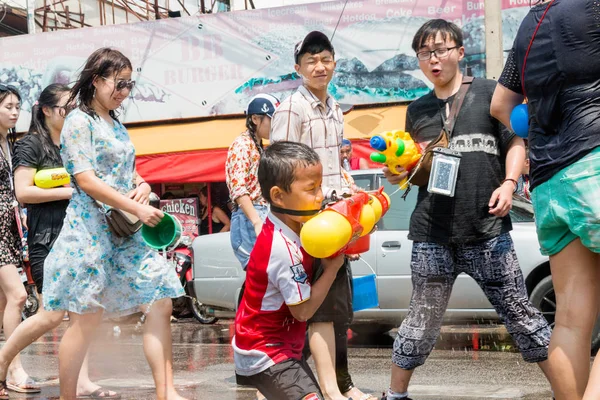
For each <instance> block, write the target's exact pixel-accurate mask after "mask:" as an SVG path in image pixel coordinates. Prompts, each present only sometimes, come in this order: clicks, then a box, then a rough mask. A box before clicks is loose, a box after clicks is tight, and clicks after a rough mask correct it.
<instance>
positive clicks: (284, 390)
mask: <svg viewBox="0 0 600 400" xmlns="http://www.w3.org/2000/svg"><path fill="white" fill-rule="evenodd" d="M238 378H239V379H238V382H239V383H241V384H244V385H249V386H254V387H255V388H256V389H258V390H259V391H260V392H261V393H262V394H263V396H265V397H266V398H267V400H284V399H285V400H323V394H322V393H321V389H320V388H319V385H318V384H317V379H316V378H315V375H314V374H313V372H312V371H311V369H310V367H309V366H308V364H307V363H306V360H304V359H302V360H295V359H289V360H285V361H283V362H280V363H279V364H275V365H273V366H272V367H271V368H268V369H266V370H264V371H263V372H261V373H258V374H256V375H252V376H243V377H242V376H238Z"/></svg>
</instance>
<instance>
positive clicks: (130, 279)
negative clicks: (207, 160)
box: [43, 48, 184, 400]
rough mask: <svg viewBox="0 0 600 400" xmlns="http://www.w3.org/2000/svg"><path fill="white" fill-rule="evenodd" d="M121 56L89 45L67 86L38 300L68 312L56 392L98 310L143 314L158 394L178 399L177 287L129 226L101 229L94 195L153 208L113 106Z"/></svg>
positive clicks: (67, 389)
mask: <svg viewBox="0 0 600 400" xmlns="http://www.w3.org/2000/svg"><path fill="white" fill-rule="evenodd" d="M131 73H132V66H131V62H130V61H129V59H127V58H126V57H125V56H124V55H123V54H121V53H120V52H118V51H116V50H112V49H108V48H102V49H99V50H96V51H95V52H94V53H93V54H92V55H91V56H90V57H89V58H88V60H87V62H86V65H85V67H84V69H83V71H82V73H81V75H80V76H79V79H78V81H77V82H76V83H75V86H74V87H73V90H72V95H71V100H74V99H77V100H78V104H79V106H78V109H76V110H74V111H72V112H71V113H70V114H69V115H68V117H67V119H66V121H65V125H64V128H63V131H62V134H61V145H62V147H61V156H62V159H63V162H64V165H65V168H66V169H67V171H68V172H69V173H70V174H71V176H73V177H74V178H75V182H76V189H77V190H75V191H74V193H73V197H72V199H71V201H70V203H69V206H68V208H67V213H66V217H65V221H64V224H63V228H62V230H61V232H60V234H59V236H58V239H57V240H56V242H55V244H54V247H53V248H52V251H51V252H50V254H49V255H48V257H47V258H46V262H45V265H44V269H45V273H44V275H45V276H44V289H43V295H44V307H45V308H46V310H49V311H53V310H54V311H57V312H64V310H67V311H68V312H69V315H70V319H71V322H70V325H69V328H68V329H67V330H66V332H65V334H64V336H63V340H62V341H61V345H60V350H59V371H60V372H59V378H60V393H61V398H64V399H75V398H76V388H77V376H78V373H79V369H80V368H81V364H82V362H83V358H84V355H85V352H86V349H87V347H88V346H89V343H90V340H91V338H92V336H93V334H94V332H95V330H96V328H97V327H98V325H99V324H100V322H101V320H102V316H103V314H104V313H110V314H121V315H122V314H126V313H132V312H136V311H138V310H142V311H143V312H145V313H146V322H145V325H144V329H145V331H144V351H145V354H146V358H147V359H148V362H149V364H150V367H151V369H152V374H153V377H154V382H155V385H156V394H157V398H158V399H167V398H168V399H169V400H171V399H173V400H179V399H181V397H180V396H179V395H178V394H177V392H176V391H175V388H174V386H173V372H172V349H171V327H170V316H171V307H172V305H171V298H174V297H179V296H181V295H183V294H184V292H183V289H182V287H181V284H180V283H179V280H178V279H177V275H176V273H175V269H174V268H172V266H171V265H170V264H169V263H168V262H167V261H166V260H165V259H164V258H162V257H161V256H160V255H159V254H158V253H157V252H156V251H153V250H151V249H150V248H149V247H147V246H146V245H145V244H144V242H143V240H142V238H141V235H140V234H139V233H137V234H134V235H133V236H130V237H127V238H119V237H116V236H115V235H113V234H112V233H111V231H110V230H109V228H108V225H107V223H106V220H105V216H104V214H103V213H102V212H101V211H100V209H99V208H98V207H97V205H96V203H95V200H98V201H100V202H102V203H105V204H107V205H109V206H112V207H116V208H119V209H121V210H124V211H127V212H129V213H131V214H133V215H136V216H137V217H138V218H139V219H140V220H141V221H142V222H143V223H144V224H146V225H149V226H155V225H156V224H158V222H159V221H160V220H161V219H162V217H163V213H162V212H161V211H160V210H158V209H155V208H153V207H151V206H149V205H148V196H149V194H150V186H149V185H148V184H147V183H145V182H144V181H143V179H142V178H141V177H140V176H139V175H137V173H136V172H135V152H134V147H133V144H132V143H131V141H130V139H129V135H128V134H127V130H126V129H125V127H124V126H123V125H122V124H121V123H120V122H119V121H118V120H117V118H116V114H115V111H114V110H116V109H117V108H119V107H120V105H121V103H122V102H123V100H125V99H126V98H127V96H129V94H130V92H131V90H132V89H133V86H134V85H135V81H132V80H131Z"/></svg>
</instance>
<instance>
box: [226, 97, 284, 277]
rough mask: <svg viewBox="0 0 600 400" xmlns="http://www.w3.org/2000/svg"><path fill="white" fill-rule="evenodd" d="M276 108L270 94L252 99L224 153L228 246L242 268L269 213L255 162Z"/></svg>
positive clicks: (267, 135)
mask: <svg viewBox="0 0 600 400" xmlns="http://www.w3.org/2000/svg"><path fill="white" fill-rule="evenodd" d="M278 105H279V100H277V98H276V97H274V96H271V95H270V94H259V95H256V96H254V97H253V98H252V100H250V103H248V108H247V110H246V128H247V129H246V131H245V132H244V133H242V134H241V135H240V136H238V137H237V138H236V139H235V140H234V142H233V143H232V144H231V147H229V151H228V152H227V161H226V163H225V173H226V179H227V188H228V189H229V196H230V197H231V201H232V202H233V204H234V209H233V212H232V214H231V236H230V238H231V246H232V247H233V251H234V253H235V256H236V257H237V258H238V260H240V263H241V264H242V268H244V269H246V265H247V264H248V258H249V257H250V252H251V251H252V248H253V247H254V242H255V241H256V237H257V236H258V234H259V233H260V231H261V229H262V224H263V221H264V219H265V217H266V216H267V213H268V211H269V209H268V207H267V202H266V201H265V199H264V198H263V197H262V194H261V191H260V185H259V184H258V162H259V161H260V156H261V154H262V151H263V147H262V141H263V139H264V140H268V139H269V133H270V132H271V118H272V117H273V113H274V112H275V109H276V108H277V106H278Z"/></svg>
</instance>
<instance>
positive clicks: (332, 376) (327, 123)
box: [270, 31, 364, 400]
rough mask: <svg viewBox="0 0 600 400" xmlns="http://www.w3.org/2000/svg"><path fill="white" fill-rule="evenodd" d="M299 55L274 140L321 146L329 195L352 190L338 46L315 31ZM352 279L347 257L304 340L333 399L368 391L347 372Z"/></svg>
mask: <svg viewBox="0 0 600 400" xmlns="http://www.w3.org/2000/svg"><path fill="white" fill-rule="evenodd" d="M294 57H295V62H296V65H295V69H296V72H297V73H298V74H299V75H300V77H301V78H302V85H301V86H300V87H299V88H298V90H297V91H296V92H295V93H294V94H292V95H291V96H290V97H288V98H287V99H285V100H284V101H283V102H282V103H281V105H280V106H279V107H278V108H277V110H276V111H275V114H273V120H272V122H271V137H270V140H271V142H275V141H278V140H287V141H294V142H300V143H304V144H306V145H308V146H309V147H311V148H312V149H314V150H315V151H316V153H317V154H318V155H319V158H320V160H321V163H322V165H323V184H322V189H323V195H324V197H325V198H331V197H332V196H333V194H334V193H336V194H337V195H342V194H343V193H350V192H352V187H353V181H352V178H351V177H350V176H349V175H348V174H347V173H345V172H344V170H343V169H342V168H341V160H340V147H341V143H342V140H343V136H344V116H343V113H342V110H341V108H340V105H339V104H338V103H337V101H335V99H334V98H333V97H332V96H331V95H330V94H329V93H328V92H327V86H328V85H329V82H330V81H331V78H332V77H333V72H334V69H335V52H334V49H333V46H332V45H331V42H330V41H329V38H328V37H327V36H326V35H325V34H323V33H322V32H318V31H313V32H311V33H309V34H308V35H307V36H306V37H305V38H304V40H302V41H301V42H300V43H298V44H297V45H296V47H295V49H294ZM319 264H320V263H319V262H318V261H317V263H316V265H315V267H316V270H315V275H314V280H317V279H318V278H319V276H320V269H319V268H318V266H319ZM351 284H352V272H351V269H350V263H349V260H348V259H346V261H345V263H344V266H342V268H340V270H339V272H338V275H337V277H336V280H335V282H334V283H333V285H332V286H331V289H330V291H329V294H328V295H327V298H326V299H325V301H324V302H323V304H322V305H321V307H320V308H319V310H318V311H317V312H316V313H315V315H314V316H313V317H312V318H311V319H310V320H309V334H308V339H309V341H308V343H309V344H310V346H305V352H308V351H309V347H310V351H311V352H312V354H313V356H314V358H315V365H316V368H317V375H318V376H319V383H320V385H321V389H322V390H323V393H324V394H325V396H326V398H330V399H332V400H342V399H347V398H348V397H352V398H354V399H361V398H363V397H364V394H363V393H362V392H360V390H359V389H358V388H355V387H354V384H353V383H352V379H351V377H350V374H349V372H348V343H347V341H348V337H347V333H346V332H347V330H348V327H349V325H350V323H351V321H352V317H353V312H352V290H351ZM334 343H335V346H332V344H334ZM336 370H337V373H336Z"/></svg>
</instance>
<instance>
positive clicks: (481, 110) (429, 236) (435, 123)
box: [406, 79, 515, 243]
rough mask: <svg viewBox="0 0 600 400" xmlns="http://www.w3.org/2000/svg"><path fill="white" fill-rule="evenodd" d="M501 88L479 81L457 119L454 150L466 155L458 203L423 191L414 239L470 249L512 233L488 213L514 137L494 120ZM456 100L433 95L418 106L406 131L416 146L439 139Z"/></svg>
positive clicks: (508, 225)
mask: <svg viewBox="0 0 600 400" xmlns="http://www.w3.org/2000/svg"><path fill="white" fill-rule="evenodd" d="M495 86H496V82H495V81H492V80H487V79H475V80H474V81H473V83H472V84H471V87H470V89H469V91H468V92H467V94H466V97H465V100H464V103H463V106H462V107H461V110H460V112H459V114H458V117H457V119H456V124H455V127H454V132H453V134H452V137H451V138H450V145H449V148H450V149H451V150H455V151H458V152H460V153H461V155H462V158H461V161H460V167H459V169H458V178H457V181H456V188H455V192H454V197H448V196H444V195H442V194H432V193H428V191H427V187H421V188H420V189H419V195H418V198H417V205H416V207H415V211H414V212H413V214H412V217H411V223H410V229H409V236H408V237H409V239H411V240H415V241H420V242H434V243H468V242H475V241H480V240H486V239H490V238H492V237H495V236H498V235H500V234H501V233H504V232H508V231H510V230H511V228H512V225H511V222H510V217H509V216H506V217H504V218H499V217H496V216H494V215H492V214H490V213H489V206H488V204H489V201H490V198H491V196H492V193H493V192H494V190H496V189H497V188H498V187H499V186H500V185H501V182H502V180H503V179H504V177H505V170H504V168H505V167H504V157H505V156H506V150H507V148H508V146H509V144H510V142H511V141H512V140H513V139H514V138H515V134H514V133H512V132H510V131H509V130H508V129H506V127H504V125H502V124H501V123H500V122H498V120H496V119H495V118H493V117H492V116H491V115H490V103H491V100H492V95H493V92H494V89H495ZM452 100H453V99H452V98H450V99H446V100H440V99H438V98H437V97H436V96H435V94H434V92H431V93H429V94H427V95H425V96H423V97H421V98H420V99H418V100H416V101H415V102H413V103H412V104H411V105H410V106H409V107H408V111H407V114H406V131H407V132H409V133H410V134H411V136H412V137H413V139H414V140H415V141H417V142H429V141H431V140H433V139H435V138H436V137H437V136H438V135H439V133H440V131H441V129H442V115H441V111H442V110H444V109H445V108H446V107H445V105H446V103H451V102H452Z"/></svg>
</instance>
